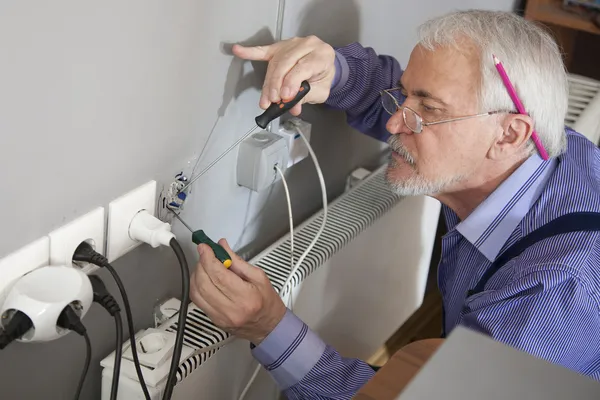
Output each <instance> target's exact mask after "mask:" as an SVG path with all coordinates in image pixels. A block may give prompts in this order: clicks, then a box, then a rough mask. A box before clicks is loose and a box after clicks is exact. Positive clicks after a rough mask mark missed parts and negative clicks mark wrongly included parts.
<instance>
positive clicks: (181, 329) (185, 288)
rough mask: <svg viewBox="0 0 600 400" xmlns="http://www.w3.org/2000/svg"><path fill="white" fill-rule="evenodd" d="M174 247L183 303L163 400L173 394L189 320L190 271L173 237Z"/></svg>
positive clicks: (171, 243) (167, 399) (172, 245)
mask: <svg viewBox="0 0 600 400" xmlns="http://www.w3.org/2000/svg"><path fill="white" fill-rule="evenodd" d="M169 245H170V246H171V248H172V249H173V252H174V253H175V256H176V257H177V261H179V267H180V268H181V304H180V306H179V317H178V319H177V336H176V337H175V348H174V349H173V358H172V359H171V367H170V368H169V377H168V378H167V386H166V387H165V392H164V394H163V400H169V399H170V398H171V395H172V394H173V388H174V387H175V383H176V379H177V368H178V367H179V359H180V358H181V350H182V348H183V339H184V333H185V323H186V320H187V304H188V303H187V301H188V299H189V298H190V271H189V267H188V264H187V260H186V259H185V254H184V253H183V249H182V248H181V245H180V244H179V242H178V241H177V239H175V238H173V239H171V241H170V242H169Z"/></svg>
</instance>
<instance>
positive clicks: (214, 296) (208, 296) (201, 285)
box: [194, 267, 234, 312]
mask: <svg viewBox="0 0 600 400" xmlns="http://www.w3.org/2000/svg"><path fill="white" fill-rule="evenodd" d="M194 292H195V293H196V295H200V296H201V297H202V298H203V299H204V300H205V301H206V302H208V303H209V304H210V305H211V306H212V307H213V308H215V309H217V310H219V311H221V312H225V311H227V310H230V309H231V308H232V307H233V305H234V304H233V299H232V298H231V297H229V296H228V295H227V293H224V292H223V291H222V290H221V289H220V288H219V287H217V286H216V285H215V284H214V282H213V281H212V279H211V277H210V276H209V275H208V274H207V273H206V271H205V270H204V268H202V267H200V268H198V271H197V272H196V275H195V287H194Z"/></svg>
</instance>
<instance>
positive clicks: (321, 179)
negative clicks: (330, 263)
mask: <svg viewBox="0 0 600 400" xmlns="http://www.w3.org/2000/svg"><path fill="white" fill-rule="evenodd" d="M296 132H297V133H298V134H299V135H300V137H301V138H302V140H304V143H305V144H306V147H307V148H308V152H309V154H310V156H311V158H312V160H313V163H314V164H315V169H316V170H317V175H318V177H319V183H320V184H321V199H322V202H323V221H322V222H321V226H320V227H319V230H318V231H317V234H316V235H315V237H314V238H313V240H312V241H311V242H310V244H309V245H308V247H307V248H306V250H305V251H304V253H302V255H301V256H300V258H299V259H298V262H297V263H296V265H295V266H294V268H293V269H292V271H291V272H290V274H289V275H288V278H287V279H286V281H285V283H284V284H283V286H282V287H281V291H280V292H279V295H280V296H282V295H285V290H286V287H287V286H288V285H290V283H291V281H292V278H293V277H294V275H295V274H296V271H298V269H299V268H300V266H301V265H302V262H303V261H304V259H305V258H306V257H307V256H308V254H309V253H310V251H311V250H312V249H313V247H315V245H316V244H317V241H318V240H319V239H320V237H321V234H323V231H324V230H325V225H326V224H327V212H328V210H327V188H326V186H325V178H324V177H323V171H322V170H321V166H320V165H319V160H317V156H316V154H315V152H314V150H313V148H312V147H311V146H310V143H309V141H308V139H307V138H306V136H305V135H304V133H303V132H302V130H301V129H300V128H298V127H296ZM291 295H292V293H291V288H290V296H291Z"/></svg>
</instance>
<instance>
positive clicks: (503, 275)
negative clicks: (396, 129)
mask: <svg viewBox="0 0 600 400" xmlns="http://www.w3.org/2000/svg"><path fill="white" fill-rule="evenodd" d="M336 52H337V57H336V78H335V80H334V87H333V88H332V92H331V95H330V97H329V99H328V101H327V104H328V105H329V106H331V107H334V108H338V109H342V110H344V111H345V112H346V114H347V118H348V123H349V124H350V125H352V126H353V127H355V128H356V129H358V130H360V131H361V132H364V133H366V134H368V135H370V136H372V137H374V138H377V139H379V140H385V139H386V138H387V137H388V135H389V133H388V132H387V131H386V129H385V124H386V122H387V119H388V116H387V113H386V112H384V111H383V110H382V107H381V104H380V101H379V92H380V90H382V89H387V88H391V87H394V86H396V84H397V82H398V80H399V78H400V75H401V74H402V70H401V68H400V65H399V64H398V62H397V61H396V60H394V59H393V58H391V57H387V56H378V55H377V54H376V53H375V52H374V51H373V50H372V49H370V48H364V47H362V46H361V45H360V44H358V43H353V44H351V45H349V46H346V47H343V48H339V49H336ZM567 138H568V140H567V141H568V149H567V152H566V153H565V154H563V155H561V156H560V157H558V158H557V159H552V160H548V161H543V160H542V159H541V158H540V157H539V156H538V155H532V156H531V157H530V158H529V159H528V160H527V161H526V162H525V163H523V165H521V166H520V167H519V168H518V169H517V170H516V171H515V172H514V173H513V174H512V175H511V176H510V177H509V178H508V179H507V180H506V181H504V182H503V183H502V184H501V185H500V187H498V188H497V189H496V190H495V191H494V192H493V193H492V194H491V195H490V196H489V197H488V198H487V199H486V200H485V201H484V202H483V203H482V204H480V205H479V206H478V207H477V208H476V209H475V210H474V211H473V213H472V214H471V215H469V216H468V217H467V218H466V219H465V220H464V221H459V218H458V216H457V215H456V214H455V213H454V212H453V211H452V210H450V209H449V208H447V207H445V206H444V207H443V213H444V216H445V218H446V222H447V226H448V230H449V232H448V233H447V234H446V235H445V236H444V237H443V239H442V260H441V262H440V265H439V272H438V285H439V288H440V291H441V293H442V298H443V303H444V309H445V323H446V327H445V328H446V330H447V332H450V331H451V330H452V329H453V328H454V327H456V326H457V325H459V324H460V325H464V326H467V327H469V328H471V329H474V330H476V331H479V332H482V333H485V334H487V335H489V336H491V337H493V338H494V339H496V340H499V341H501V342H504V343H506V344H508V345H511V346H514V347H516V348H519V349H521V350H523V351H526V352H528V353H530V354H533V355H535V356H538V357H541V358H544V359H546V360H548V361H550V362H553V363H556V364H559V365H562V366H564V367H566V368H569V369H572V370H575V371H578V372H579V373H581V374H584V375H587V376H590V377H592V378H594V379H597V380H599V379H600V232H575V233H568V234H562V235H557V236H554V237H552V238H548V239H545V240H543V241H541V242H539V243H537V244H535V245H533V246H532V247H530V248H529V249H527V250H526V251H525V252H524V253H522V254H521V255H520V256H519V257H517V258H515V259H514V260H512V261H510V262H509V263H508V264H506V265H505V266H504V267H503V268H501V269H500V270H499V271H498V272H497V273H496V274H495V275H494V276H493V277H492V279H490V280H489V281H488V283H487V284H486V286H485V290H484V291H483V292H481V293H478V294H475V295H472V296H470V297H467V291H468V290H469V289H471V288H473V286H474V285H475V284H476V283H477V282H478V280H479V279H480V278H481V276H482V275H483V273H484V271H485V270H486V269H487V268H488V267H489V266H490V265H491V264H492V262H493V261H494V259H496V257H497V256H498V255H499V254H501V253H502V252H503V251H504V250H505V249H506V248H508V247H509V246H511V245H512V244H513V243H515V242H516V241H517V240H519V239H520V238H522V237H524V236H525V235H527V234H528V233H530V232H532V231H533V230H535V229H537V228H539V227H540V226H542V225H544V224H545V223H547V222H549V221H551V220H553V219H555V218H557V217H559V216H561V215H564V214H567V213H570V212H576V211H593V212H600V179H599V178H598V173H599V171H600V150H598V148H597V147H596V146H595V145H594V144H592V143H591V142H590V141H588V140H587V139H586V138H584V137H583V136H581V135H579V134H577V133H575V132H573V131H571V130H569V129H567ZM252 353H253V355H254V357H255V358H256V359H257V360H258V361H259V362H260V363H261V364H262V365H264V366H265V368H266V369H267V370H268V371H269V372H270V373H271V374H272V376H273V377H274V379H275V380H276V381H277V382H278V384H279V385H280V386H281V388H282V389H283V390H284V393H285V395H286V396H287V397H288V398H290V399H336V400H337V399H350V398H351V397H352V396H353V395H354V394H355V393H356V392H357V391H358V390H359V388H360V387H361V386H363V385H364V384H365V383H366V382H367V380H369V379H370V378H371V376H372V375H373V374H374V372H373V370H372V369H371V368H370V367H369V366H368V365H367V364H366V363H364V362H363V361H360V360H356V359H349V358H344V357H342V356H341V355H340V354H339V353H338V352H336V351H335V350H334V349H333V348H331V347H330V346H328V345H326V344H325V343H324V342H323V341H322V340H321V339H320V338H319V337H318V336H317V335H316V334H315V333H314V332H313V331H311V330H310V329H309V328H308V327H307V326H306V324H304V323H303V322H302V321H301V320H300V319H298V318H297V317H296V316H295V315H294V314H293V313H291V312H290V311H288V312H287V314H286V315H285V317H284V318H283V320H282V321H281V322H280V324H279V325H278V326H277V327H276V328H275V330H274V331H273V332H272V333H271V334H270V335H269V336H267V338H266V339H265V340H264V341H263V342H262V343H261V344H260V345H259V346H257V347H255V348H254V349H253V350H252Z"/></svg>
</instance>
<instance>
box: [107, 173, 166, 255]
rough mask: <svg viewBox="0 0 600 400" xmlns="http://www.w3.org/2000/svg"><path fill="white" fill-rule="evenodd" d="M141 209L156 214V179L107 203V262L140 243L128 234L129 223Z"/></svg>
mask: <svg viewBox="0 0 600 400" xmlns="http://www.w3.org/2000/svg"><path fill="white" fill-rule="evenodd" d="M142 210H146V211H147V212H148V213H150V214H151V215H155V214H156V181H150V182H148V183H146V184H145V185H142V186H140V187H138V188H137V189H134V190H132V191H131V192H129V193H127V194H125V195H123V196H121V197H119V198H118V199H116V200H113V201H112V202H111V203H110V204H109V205H108V239H107V246H106V257H107V258H108V262H113V261H114V260H116V259H117V258H119V257H121V256H123V255H124V254H126V253H128V252H130V251H131V250H133V249H134V248H136V247H137V246H139V245H140V244H141V242H138V241H136V240H133V239H132V238H131V237H130V236H129V225H130V224H131V220H132V219H133V217H134V216H135V215H136V214H137V213H139V212H140V211H142Z"/></svg>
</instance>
